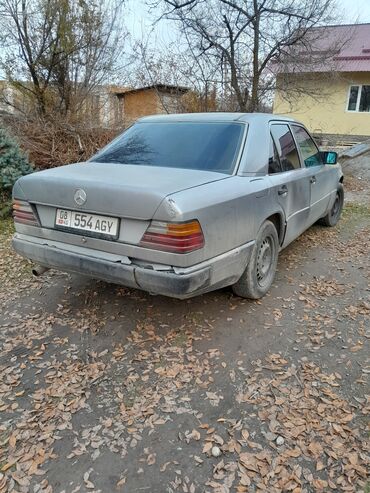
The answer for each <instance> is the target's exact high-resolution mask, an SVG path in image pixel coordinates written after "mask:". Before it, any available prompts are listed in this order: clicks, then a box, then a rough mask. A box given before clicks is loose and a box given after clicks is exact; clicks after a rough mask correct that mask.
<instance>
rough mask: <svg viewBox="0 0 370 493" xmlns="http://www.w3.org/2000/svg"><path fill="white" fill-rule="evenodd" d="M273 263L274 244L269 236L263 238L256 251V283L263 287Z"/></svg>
mask: <svg viewBox="0 0 370 493" xmlns="http://www.w3.org/2000/svg"><path fill="white" fill-rule="evenodd" d="M273 262H274V242H273V239H272V238H271V236H267V237H266V238H264V239H263V240H262V241H261V243H260V245H259V249H258V255H257V266H256V267H257V281H258V284H259V285H260V286H261V285H264V284H265V283H266V280H268V278H269V276H270V274H271V269H272V266H273Z"/></svg>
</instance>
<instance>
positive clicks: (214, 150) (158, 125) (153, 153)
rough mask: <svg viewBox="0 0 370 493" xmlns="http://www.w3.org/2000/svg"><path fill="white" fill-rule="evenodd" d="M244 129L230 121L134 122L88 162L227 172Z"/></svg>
mask: <svg viewBox="0 0 370 493" xmlns="http://www.w3.org/2000/svg"><path fill="white" fill-rule="evenodd" d="M244 129H245V125H244V124H241V123H231V122H215V123H209V122H204V123H203V122H202V123H197V122H168V123H164V122H163V123H162V122H141V123H136V124H135V125H133V126H132V127H131V128H129V129H128V130H127V131H126V132H124V133H123V134H122V135H120V136H119V137H117V139H115V140H114V141H113V142H112V143H111V144H109V145H108V146H107V147H105V148H104V149H103V150H102V151H100V152H99V153H98V154H96V155H95V156H94V157H92V158H91V160H90V161H94V162H98V163H119V164H122V165H125V164H131V165H132V164H133V165H136V166H140V165H144V166H164V167H167V168H185V169H194V170H204V171H217V172H219V173H227V174H231V173H232V172H233V170H234V167H235V163H236V159H237V156H238V153H239V150H240V146H241V142H242V138H243V133H244Z"/></svg>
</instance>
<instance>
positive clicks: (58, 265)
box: [13, 233, 253, 299]
mask: <svg viewBox="0 0 370 493" xmlns="http://www.w3.org/2000/svg"><path fill="white" fill-rule="evenodd" d="M252 247H253V242H249V243H248V244H246V245H243V246H242V247H239V248H236V249H234V250H232V251H230V252H227V253H226V254H223V255H220V256H218V257H215V258H213V259H211V260H208V261H206V262H202V263H201V264H198V265H196V266H192V267H189V268H186V269H176V268H171V267H168V269H169V270H166V271H163V270H155V267H154V268H150V267H149V266H148V267H142V266H138V265H135V263H133V262H131V260H129V259H128V258H127V257H125V258H122V259H119V258H118V257H117V258H113V257H112V256H110V257H109V258H106V257H105V254H104V252H101V251H97V250H91V249H88V248H81V247H79V248H78V249H77V248H76V247H73V246H71V245H66V244H64V243H60V242H52V243H49V242H45V241H44V240H42V239H40V238H35V237H32V236H28V235H23V234H17V233H16V234H15V235H14V237H13V248H14V250H15V251H16V252H17V253H19V254H20V255H22V256H23V257H26V258H28V259H30V260H33V261H34V262H37V263H39V264H41V265H43V266H46V267H51V268H54V269H57V270H61V271H67V272H73V273H77V274H82V275H86V276H89V277H93V278H96V279H102V280H105V281H108V282H113V283H117V284H121V285H123V286H127V287H131V288H137V289H142V290H144V291H149V292H150V293H153V294H161V295H165V296H170V297H173V298H180V299H184V298H190V297H192V296H195V295H197V294H201V293H204V292H207V291H211V290H212V289H217V288H220V287H223V286H227V285H230V284H233V283H234V282H236V281H237V280H238V278H239V277H240V275H241V274H242V272H243V271H244V269H245V266H246V265H247V263H248V260H249V257H250V254H251V250H252Z"/></svg>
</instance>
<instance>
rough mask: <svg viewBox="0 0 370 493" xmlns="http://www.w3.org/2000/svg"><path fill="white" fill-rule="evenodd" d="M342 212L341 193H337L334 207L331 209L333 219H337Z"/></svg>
mask: <svg viewBox="0 0 370 493" xmlns="http://www.w3.org/2000/svg"><path fill="white" fill-rule="evenodd" d="M339 212H340V196H339V193H337V195H336V197H335V202H334V204H333V207H332V209H331V217H332V219H336V217H337V216H338V214H339Z"/></svg>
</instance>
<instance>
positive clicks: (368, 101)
mask: <svg viewBox="0 0 370 493" xmlns="http://www.w3.org/2000/svg"><path fill="white" fill-rule="evenodd" d="M347 110H348V111H357V112H361V113H370V86H360V85H358V86H351V87H350V89H349V96H348V105H347Z"/></svg>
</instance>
